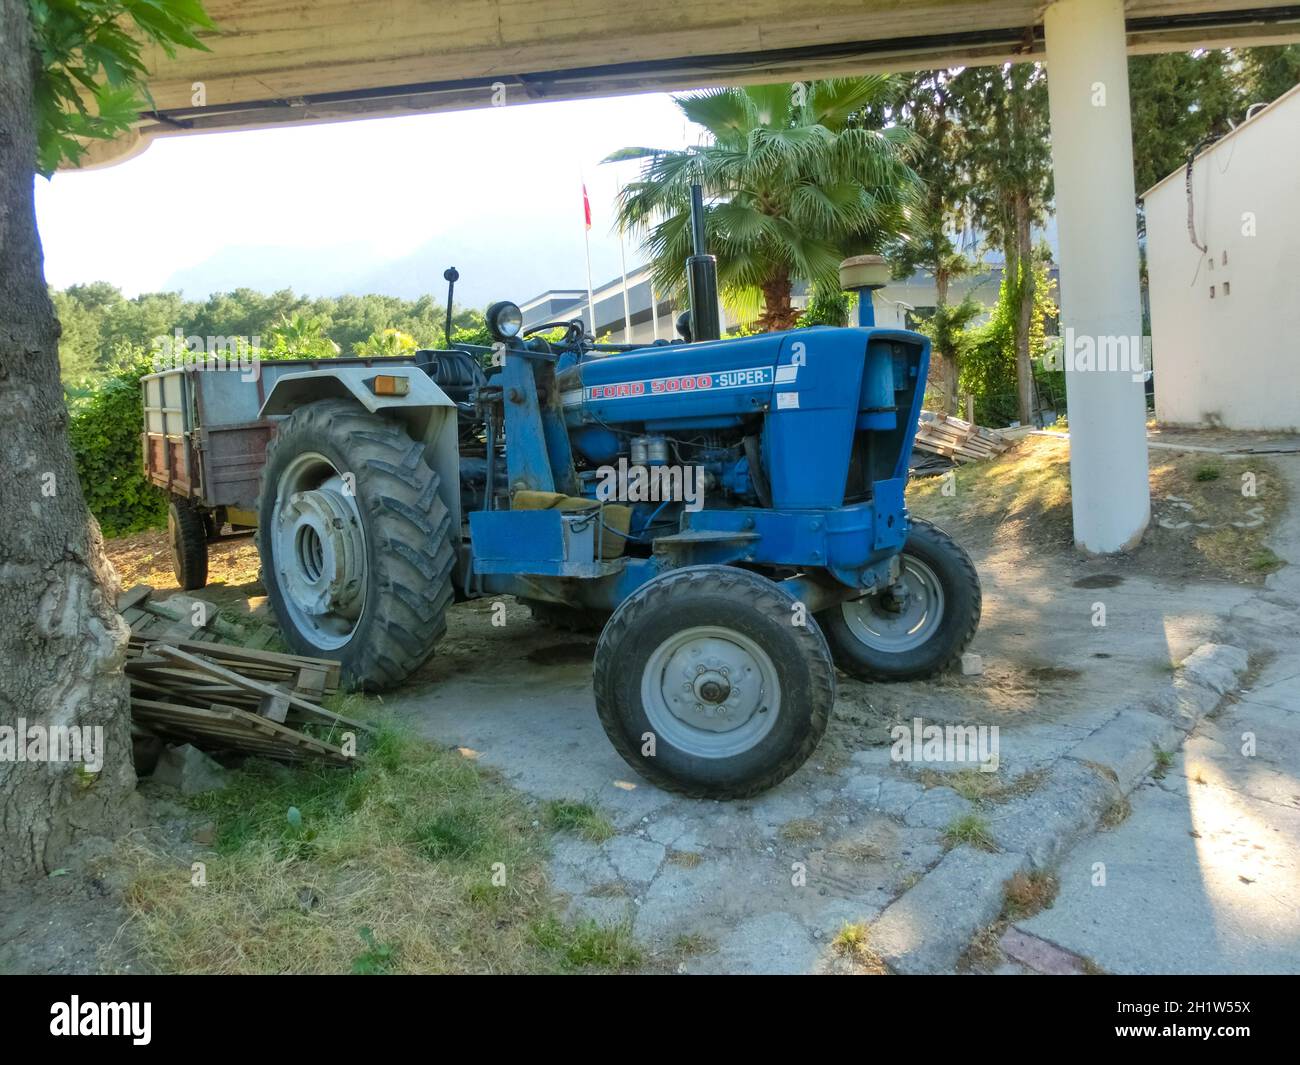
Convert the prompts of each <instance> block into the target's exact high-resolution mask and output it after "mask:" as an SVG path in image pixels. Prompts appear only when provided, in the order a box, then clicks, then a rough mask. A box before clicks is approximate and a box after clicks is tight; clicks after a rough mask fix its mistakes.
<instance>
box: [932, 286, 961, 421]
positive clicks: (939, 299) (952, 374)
mask: <svg viewBox="0 0 1300 1065" xmlns="http://www.w3.org/2000/svg"><path fill="white" fill-rule="evenodd" d="M934 288H935V307H934V313H935V314H936V315H937V316H942V315H944V313H945V312H946V311H947V309H948V271H947V270H945V269H944V268H943V266H942V265H941V264H936V266H935V270H934ZM944 332H945V334H946V339H945V341H944V350H942V351H940V352H938V355H939V387H940V388H941V389H942V390H943V409H944V411H945V412H946V413H948V414H957V413H959V412H958V410H957V381H958V367H957V352H956V351H954V350H953V343H952V335H951V331H950V330H947V329H945V330H944Z"/></svg>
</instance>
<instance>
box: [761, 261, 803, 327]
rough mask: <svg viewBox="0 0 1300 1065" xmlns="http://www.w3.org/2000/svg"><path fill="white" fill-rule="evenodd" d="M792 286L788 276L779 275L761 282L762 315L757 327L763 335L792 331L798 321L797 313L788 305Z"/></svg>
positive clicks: (795, 309) (794, 308) (796, 310)
mask: <svg viewBox="0 0 1300 1065" xmlns="http://www.w3.org/2000/svg"><path fill="white" fill-rule="evenodd" d="M792 291H793V286H792V285H791V284H790V275H789V274H780V275H778V276H776V277H771V278H768V279H767V280H766V281H764V282H763V313H762V314H761V315H759V318H758V327H759V329H760V330H762V331H763V332H764V333H773V332H776V331H777V330H780V329H793V328H794V325H795V323H796V322H798V321H799V311H798V309H797V308H796V307H794V306H793V305H792V304H791V303H790V295H791V292H792Z"/></svg>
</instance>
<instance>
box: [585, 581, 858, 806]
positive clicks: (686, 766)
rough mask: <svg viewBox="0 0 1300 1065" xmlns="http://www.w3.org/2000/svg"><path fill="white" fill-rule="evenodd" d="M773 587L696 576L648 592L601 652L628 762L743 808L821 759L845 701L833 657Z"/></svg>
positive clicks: (603, 693) (675, 786)
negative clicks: (815, 755) (821, 747)
mask: <svg viewBox="0 0 1300 1065" xmlns="http://www.w3.org/2000/svg"><path fill="white" fill-rule="evenodd" d="M794 606H795V602H794V600H793V599H792V598H791V597H790V596H789V595H787V594H786V593H785V592H783V591H781V589H780V588H778V587H777V585H776V584H774V583H773V582H772V581H770V580H767V579H766V578H765V577H762V576H760V575H758V574H757V573H752V572H750V571H748V570H740V569H735V568H734V567H730V566H691V567H687V568H684V569H679V570H674V571H672V572H670V573H667V574H665V575H663V576H661V577H658V578H656V579H655V580H653V581H651V582H650V583H648V584H646V585H644V586H642V587H641V588H639V589H638V590H637V591H635V592H634V593H633V594H632V595H631V596H629V597H628V598H627V599H626V600H625V601H624V602H623V604H622V605H621V606H620V607H619V608H618V609H617V610H616V611H615V612H614V615H613V617H611V618H610V621H609V624H608V625H606V626H605V631H604V632H603V633H602V634H601V637H600V642H599V644H598V645H597V647H596V662H595V690H596V709H597V712H598V714H599V715H600V723H601V724H602V725H603V726H604V728H605V732H606V733H607V734H608V736H609V738H610V741H611V742H612V743H613V744H614V748H615V749H616V750H617V751H618V753H619V754H620V755H622V756H623V759H624V760H625V761H626V762H627V763H628V764H629V765H631V766H632V767H633V768H634V769H635V770H637V772H638V773H640V774H641V775H642V776H644V777H645V778H646V779H647V780H649V781H651V782H652V783H654V784H656V785H657V786H659V787H661V788H664V789H666V790H668V791H678V792H683V793H685V794H687V795H692V796H696V797H699V798H711V799H739V798H744V797H746V796H749V795H754V794H757V793H758V792H760V791H764V790H765V789H767V788H770V787H772V786H773V785H774V784H776V783H778V782H780V781H782V780H784V779H785V778H786V777H788V776H789V775H790V774H791V773H793V772H794V771H795V770H796V769H798V768H799V767H800V766H801V765H803V763H804V762H805V761H807V759H808V756H809V755H811V754H812V752H813V751H814V750H815V749H816V747H817V744H818V743H819V742H820V741H821V738H822V734H823V733H824V732H825V731H826V724H827V722H828V721H829V719H830V713H831V707H832V705H833V704H834V702H835V668H834V665H833V663H832V661H831V654H830V648H829V647H828V646H827V644H826V639H825V637H823V635H822V632H821V630H820V629H819V628H818V627H817V624H816V622H815V621H814V620H813V619H812V618H806V619H801V620H803V622H804V623H803V624H795V623H794V621H795V619H796V618H799V615H798V614H797V613H796V612H795V611H794V610H793V607H794Z"/></svg>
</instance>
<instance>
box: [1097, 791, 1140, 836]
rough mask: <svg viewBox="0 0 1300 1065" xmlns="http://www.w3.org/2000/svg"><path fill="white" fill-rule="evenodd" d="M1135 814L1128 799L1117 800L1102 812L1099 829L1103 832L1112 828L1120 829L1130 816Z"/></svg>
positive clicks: (1098, 824)
mask: <svg viewBox="0 0 1300 1065" xmlns="http://www.w3.org/2000/svg"><path fill="white" fill-rule="evenodd" d="M1132 812H1133V807H1132V806H1130V805H1129V801H1128V799H1116V800H1115V801H1114V802H1113V803H1111V804H1110V805H1109V806H1107V807H1106V809H1105V810H1104V811H1102V815H1101V819H1100V820H1099V821H1098V822H1097V827H1098V828H1100V829H1102V831H1107V830H1109V829H1112V828H1118V827H1119V826H1120V825H1122V824H1123V823H1124V822H1125V821H1127V820H1128V818H1129V814H1131V813H1132Z"/></svg>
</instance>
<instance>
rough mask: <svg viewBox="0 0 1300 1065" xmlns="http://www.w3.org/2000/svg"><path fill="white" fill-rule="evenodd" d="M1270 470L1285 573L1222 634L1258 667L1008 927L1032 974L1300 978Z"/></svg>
mask: <svg viewBox="0 0 1300 1065" xmlns="http://www.w3.org/2000/svg"><path fill="white" fill-rule="evenodd" d="M1272 461H1273V463H1274V465H1275V466H1276V467H1277V468H1278V469H1279V470H1280V471H1281V472H1282V473H1283V474H1284V475H1285V476H1286V479H1287V482H1288V485H1289V487H1290V492H1291V499H1292V506H1291V508H1290V511H1289V514H1288V517H1287V518H1286V520H1285V522H1284V524H1283V525H1282V526H1281V527H1280V528H1279V530H1278V534H1277V537H1276V541H1275V546H1274V549H1275V550H1276V552H1277V554H1278V555H1280V556H1281V557H1282V558H1285V559H1287V560H1288V561H1289V562H1290V563H1291V564H1290V565H1289V566H1287V567H1286V568H1284V569H1282V570H1280V571H1279V572H1277V573H1276V574H1273V575H1271V576H1270V577H1269V579H1268V582H1267V585H1266V587H1265V589H1264V590H1263V591H1262V592H1261V593H1260V594H1258V595H1256V596H1254V597H1252V598H1251V599H1250V600H1249V601H1247V602H1245V603H1242V604H1239V605H1238V606H1237V607H1236V608H1235V609H1234V610H1233V611H1232V612H1231V615H1230V618H1229V621H1228V623H1227V624H1226V625H1225V627H1224V635H1225V637H1226V638H1227V639H1229V640H1231V642H1233V643H1236V644H1238V645H1239V646H1243V647H1248V648H1250V649H1251V650H1252V652H1253V653H1261V652H1262V657H1264V658H1266V659H1267V661H1266V664H1265V665H1264V667H1263V668H1262V670H1261V671H1260V672H1259V675H1258V676H1257V677H1256V678H1255V679H1254V681H1253V682H1250V683H1247V685H1246V688H1247V690H1246V691H1244V692H1242V693H1241V694H1240V695H1239V697H1237V698H1236V699H1235V701H1231V700H1230V702H1229V704H1228V705H1227V706H1225V707H1224V708H1223V709H1221V710H1220V712H1219V713H1217V714H1215V715H1212V717H1211V718H1208V719H1206V720H1204V721H1202V722H1201V724H1200V725H1199V726H1198V727H1197V728H1196V729H1195V730H1194V731H1193V733H1192V734H1191V736H1190V737H1189V738H1188V740H1187V743H1186V745H1185V747H1184V748H1183V750H1182V751H1181V752H1180V753H1179V754H1178V755H1177V756H1176V758H1175V759H1174V762H1173V764H1172V765H1171V766H1170V767H1169V768H1168V770H1167V771H1166V772H1165V774H1164V775H1163V778H1162V779H1159V780H1155V779H1150V780H1148V781H1147V782H1146V783H1144V784H1143V785H1142V786H1141V787H1140V788H1138V790H1137V791H1136V792H1134V794H1133V795H1132V797H1131V805H1132V814H1131V816H1129V817H1128V819H1127V820H1125V821H1124V822H1123V823H1122V824H1120V825H1119V826H1118V827H1116V828H1114V829H1112V830H1109V831H1105V832H1100V833H1098V834H1096V835H1095V836H1092V837H1091V838H1088V839H1086V840H1085V841H1083V842H1081V843H1080V844H1079V845H1077V846H1076V847H1075V848H1074V849H1073V851H1072V852H1071V853H1070V854H1069V856H1068V857H1067V858H1066V860H1065V861H1064V862H1063V863H1062V865H1061V868H1060V882H1061V889H1060V895H1059V897H1058V898H1057V900H1056V902H1055V904H1054V905H1053V906H1052V907H1051V908H1050V909H1047V910H1044V911H1043V912H1042V913H1040V914H1038V915H1037V916H1035V917H1033V918H1030V919H1028V920H1026V921H1023V922H1021V923H1020V924H1019V925H1018V930H1019V931H1020V932H1023V933H1027V934H1029V935H1032V936H1035V937H1038V938H1039V939H1041V940H1042V941H1045V944H1035V943H1034V942H1033V941H1024V940H1022V939H1020V938H1019V937H1017V936H1016V935H1015V933H1013V934H1012V937H1011V938H1009V939H1008V940H1006V945H1007V946H1008V947H1009V948H1010V949H1011V950H1013V951H1014V952H1016V953H1018V954H1020V955H1022V956H1025V957H1031V958H1033V959H1036V960H1037V961H1038V962H1039V964H1038V966H1037V967H1039V968H1050V967H1051V966H1052V964H1053V962H1052V951H1051V949H1050V947H1051V946H1055V947H1059V948H1063V949H1064V950H1066V951H1069V952H1072V953H1074V954H1076V955H1079V956H1082V957H1085V958H1088V959H1091V961H1093V962H1094V963H1095V964H1097V965H1098V966H1100V967H1101V968H1102V969H1103V970H1105V971H1107V972H1113V973H1292V974H1294V973H1300V456H1292V455H1285V456H1283V455H1276V456H1272ZM1100 873H1104V882H1102V880H1101V877H1100V876H1099V874H1100ZM1039 947H1043V948H1044V949H1038V948H1039ZM1044 958H1045V959H1046V964H1043V963H1042V959H1044ZM1057 961H1059V957H1058V958H1057ZM1013 967H1014V966H1013Z"/></svg>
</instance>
